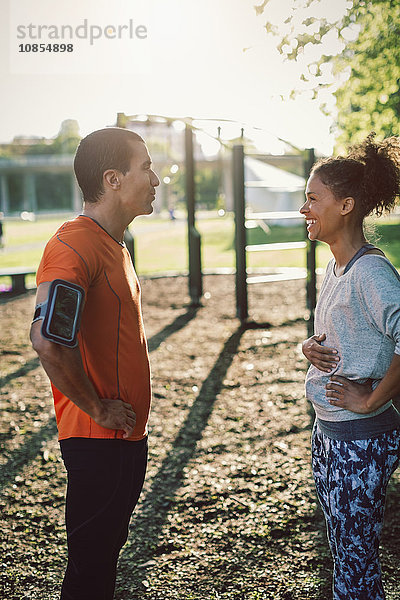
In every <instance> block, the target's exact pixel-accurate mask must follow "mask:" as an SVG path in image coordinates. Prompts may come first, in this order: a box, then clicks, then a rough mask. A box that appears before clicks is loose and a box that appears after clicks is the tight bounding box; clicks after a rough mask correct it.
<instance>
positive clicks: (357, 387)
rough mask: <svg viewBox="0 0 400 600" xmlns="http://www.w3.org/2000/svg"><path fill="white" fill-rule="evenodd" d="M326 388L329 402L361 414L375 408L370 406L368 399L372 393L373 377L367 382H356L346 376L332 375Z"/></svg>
mask: <svg viewBox="0 0 400 600" xmlns="http://www.w3.org/2000/svg"><path fill="white" fill-rule="evenodd" d="M325 389H326V396H327V398H328V399H329V404H332V405H333V406H339V407H340V408H346V409H347V410H351V411H352V412H354V413H358V414H361V415H365V414H368V413H370V412H372V411H373V410H375V409H374V408H371V407H370V406H368V400H369V398H370V396H371V394H372V386H371V379H368V380H367V381H366V382H365V383H355V382H354V381H350V380H349V379H346V378H345V377H340V376H339V375H332V377H331V379H330V382H329V383H327V384H326V388H325Z"/></svg>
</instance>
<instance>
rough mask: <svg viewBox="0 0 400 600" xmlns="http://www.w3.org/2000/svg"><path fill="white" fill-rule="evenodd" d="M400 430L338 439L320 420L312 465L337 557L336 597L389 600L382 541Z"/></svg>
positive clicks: (399, 454)
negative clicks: (364, 437)
mask: <svg viewBox="0 0 400 600" xmlns="http://www.w3.org/2000/svg"><path fill="white" fill-rule="evenodd" d="M399 459H400V431H398V430H396V431H391V432H389V433H383V434H380V435H378V436H376V437H373V438H370V439H367V440H357V441H351V442H344V441H337V440H332V439H330V438H328V437H327V436H326V435H324V434H323V433H322V432H321V430H320V429H319V427H318V425H317V424H316V425H315V427H314V431H313V436H312V466H313V472H314V479H315V485H316V488H317V494H318V497H319V501H320V503H321V506H322V509H323V511H324V513H325V519H326V523H327V533H328V540H329V545H330V548H331V552H332V556H333V560H334V579H333V600H384V598H385V593H384V591H383V586H382V577H381V568H380V563H379V541H380V536H381V530H382V524H383V515H384V510H385V498H386V488H387V484H388V482H389V479H390V477H391V475H392V474H393V473H394V471H395V470H396V468H397V466H398V464H399Z"/></svg>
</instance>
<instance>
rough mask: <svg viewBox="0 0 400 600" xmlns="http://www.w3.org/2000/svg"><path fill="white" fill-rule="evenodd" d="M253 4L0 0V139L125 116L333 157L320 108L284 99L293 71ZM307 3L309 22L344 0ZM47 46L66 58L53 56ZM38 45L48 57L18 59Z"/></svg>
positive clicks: (278, 9) (277, 12)
mask: <svg viewBox="0 0 400 600" xmlns="http://www.w3.org/2000/svg"><path fill="white" fill-rule="evenodd" d="M259 3H260V1H259V0H129V1H128V2H127V1H126V0H103V1H102V2H99V1H98V0H79V1H78V0H71V1H70V2H69V3H68V5H67V3H61V2H54V0H35V2H32V0H0V4H1V8H2V11H1V12H2V16H3V18H2V19H1V23H0V28H1V29H0V33H1V35H0V44H1V46H0V49H1V52H0V57H1V58H0V75H1V83H2V94H1V96H2V98H1V105H2V111H1V113H0V141H2V142H4V141H9V140H11V139H12V138H13V137H14V136H15V135H38V136H46V137H51V136H54V135H56V134H57V132H58V130H59V128H60V124H61V121H63V120H64V119H76V120H77V121H78V122H79V125H80V132H81V134H83V135H84V134H86V133H88V132H90V131H91V130H93V129H96V128H99V127H104V126H105V125H112V124H114V123H115V119H116V113H117V112H125V113H126V114H138V113H151V114H162V115H171V116H177V117H179V116H181V117H184V116H193V117H198V118H205V117H207V118H225V119H234V120H238V121H240V122H242V123H248V124H250V125H252V126H257V127H260V128H264V129H265V130H266V131H268V132H271V133H273V134H275V135H277V136H279V137H281V138H284V139H288V140H290V141H291V142H292V143H294V144H296V145H298V146H301V147H310V146H315V147H317V148H318V149H319V150H320V151H322V152H325V153H330V152H331V151H332V142H333V140H332V138H331V136H330V134H329V126H330V120H329V119H327V118H326V117H324V116H323V115H322V113H321V112H320V111H319V109H318V105H317V103H316V102H313V101H311V99H306V98H298V99H296V100H293V101H290V100H288V99H285V96H287V95H288V93H289V92H290V90H291V89H292V88H293V87H294V86H295V85H296V83H297V81H298V70H299V67H298V65H296V64H295V63H289V62H287V63H283V62H282V59H281V57H280V55H279V54H278V52H277V51H276V49H275V44H276V41H275V39H273V38H272V39H271V38H270V37H269V36H268V35H267V34H266V32H265V29H264V24H265V22H266V19H267V16H266V13H264V15H261V16H257V15H256V12H255V10H254V4H259ZM290 4H291V0H270V3H269V4H268V11H270V14H273V16H274V18H275V19H278V18H279V17H281V18H282V20H283V19H284V18H285V16H286V15H287V14H288V13H287V11H288V7H289V5H290ZM314 4H315V10H316V13H317V11H318V12H320V11H322V12H324V11H325V12H324V14H327V11H331V12H332V11H339V14H340V11H343V10H344V6H345V4H346V1H345V0H336V1H335V3H332V1H331V0H316V2H314ZM271 11H272V13H271ZM39 26H40V27H41V29H40V27H39ZM62 27H64V30H63V35H64V37H63V39H60V38H61V28H62ZM137 27H139V29H137ZM77 28H78V29H77ZM91 34H92V38H96V39H92V40H90V35H91ZM70 35H72V36H73V37H74V39H69V36H70ZM39 38H40V39H39ZM49 42H51V43H52V44H55V43H58V44H62V43H64V44H68V43H70V44H73V50H72V51H70V52H68V51H67V50H66V51H65V52H58V53H57V52H54V51H52V52H49V51H48V49H47V48H48V46H47V45H48V43H49ZM34 43H36V44H38V45H40V44H41V43H42V44H44V48H45V50H44V51H43V52H40V51H38V52H32V51H31V52H28V51H25V52H20V51H19V50H20V49H21V48H20V44H23V46H22V49H25V50H26V49H27V46H26V44H34ZM330 43H331V45H332V47H335V44H336V41H335V40H334V39H332V40H330ZM38 48H39V50H40V46H38ZM244 48H247V50H246V51H245V52H244V51H243V49H244ZM282 97H283V98H284V99H282ZM327 100H328V102H331V98H330V97H328V98H327Z"/></svg>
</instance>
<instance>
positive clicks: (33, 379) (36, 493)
mask: <svg viewBox="0 0 400 600" xmlns="http://www.w3.org/2000/svg"><path fill="white" fill-rule="evenodd" d="M142 289H143V311H144V318H145V326H146V330H147V335H148V339H149V349H150V357H151V364H152V373H153V391H154V400H153V409H152V414H151V430H150V458H149V468H148V474H147V479H146V483H145V488H144V491H143V494H142V497H141V500H140V503H139V505H138V507H137V509H136V511H135V514H134V517H133V518H132V522H131V532H130V537H129V540H128V543H127V544H126V546H125V548H124V550H123V552H122V555H121V559H120V563H119V572H118V580H117V591H116V595H115V598H116V600H175V599H176V600H178V599H179V600H329V599H330V598H331V592H330V588H331V566H332V565H331V559H330V554H329V550H328V546H327V542H326V537H325V528H324V520H323V516H322V514H321V511H320V509H319V506H318V504H317V500H316V496H315V492H314V487H313V481H312V474H311V469H310V450H309V440H310V434H311V422H312V416H311V415H310V412H309V407H308V406H307V402H306V400H305V399H304V394H303V381H304V374H305V370H306V361H305V359H304V357H303V355H302V353H301V349H300V345H301V341H302V340H303V339H304V338H305V337H306V326H305V322H304V315H305V293H304V282H301V281H292V282H285V283H282V282H281V283H269V284H267V285H253V286H250V289H249V294H250V297H249V301H250V312H251V317H252V318H253V319H254V320H255V321H257V322H258V326H257V327H253V328H248V329H242V328H241V327H240V324H239V322H238V320H237V319H236V318H235V306H234V279H233V277H231V276H208V277H205V279H204V289H205V292H206V294H205V297H204V300H203V305H202V306H201V307H200V308H199V309H197V310H194V309H191V308H190V307H189V305H188V296H187V281H186V279H185V278H182V277H178V278H168V279H166V278H165V279H153V280H144V281H143V282H142ZM33 303H34V296H33V293H32V292H29V293H28V294H26V295H24V296H20V297H17V298H14V299H12V298H9V299H4V298H3V299H2V300H0V314H1V323H2V327H1V335H2V345H1V348H2V350H1V380H2V398H1V409H2V410H1V422H0V436H1V444H2V453H1V459H0V461H1V462H0V488H1V489H0V492H1V497H0V507H1V512H2V531H1V534H2V535H1V543H0V549H1V559H0V563H1V574H0V598H1V599H4V600H6V599H7V600H28V599H29V600H33V599H37V600H39V599H40V600H55V599H57V598H58V597H59V588H60V582H61V579H62V575H63V569H64V566H65V560H66V551H65V533H64V528H63V510H64V493H65V483H66V477H65V472H64V467H63V464H62V462H61V460H60V454H59V449H58V443H57V438H56V428H55V423H54V417H53V412H52V400H51V394H50V389H49V384H48V381H47V379H46V376H45V375H44V372H43V371H42V369H41V367H40V366H39V363H38V360H37V358H36V356H35V353H34V352H33V350H32V349H31V348H30V346H29V344H28V339H27V337H28V329H29V323H30V319H31V315H32V309H33ZM399 500H400V474H399V473H397V474H396V475H395V476H394V477H393V479H392V481H391V483H390V487H389V494H388V502H387V511H386V522H385V528H384V532H383V540H382V550H381V557H382V565H383V571H384V574H385V585H386V590H387V599H388V600H396V599H397V600H398V599H399V598H400V562H399V559H400V547H399V539H400V519H399V516H398V506H399Z"/></svg>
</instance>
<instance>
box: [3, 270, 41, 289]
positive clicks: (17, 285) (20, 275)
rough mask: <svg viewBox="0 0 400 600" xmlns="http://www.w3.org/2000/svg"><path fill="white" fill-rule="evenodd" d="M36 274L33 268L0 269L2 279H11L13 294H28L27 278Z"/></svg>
mask: <svg viewBox="0 0 400 600" xmlns="http://www.w3.org/2000/svg"><path fill="white" fill-rule="evenodd" d="M35 274H36V269H34V268H33V267H7V268H4V269H0V277H11V292H12V293H13V294H22V293H23V292H26V285H25V277H26V276H27V275H35Z"/></svg>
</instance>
